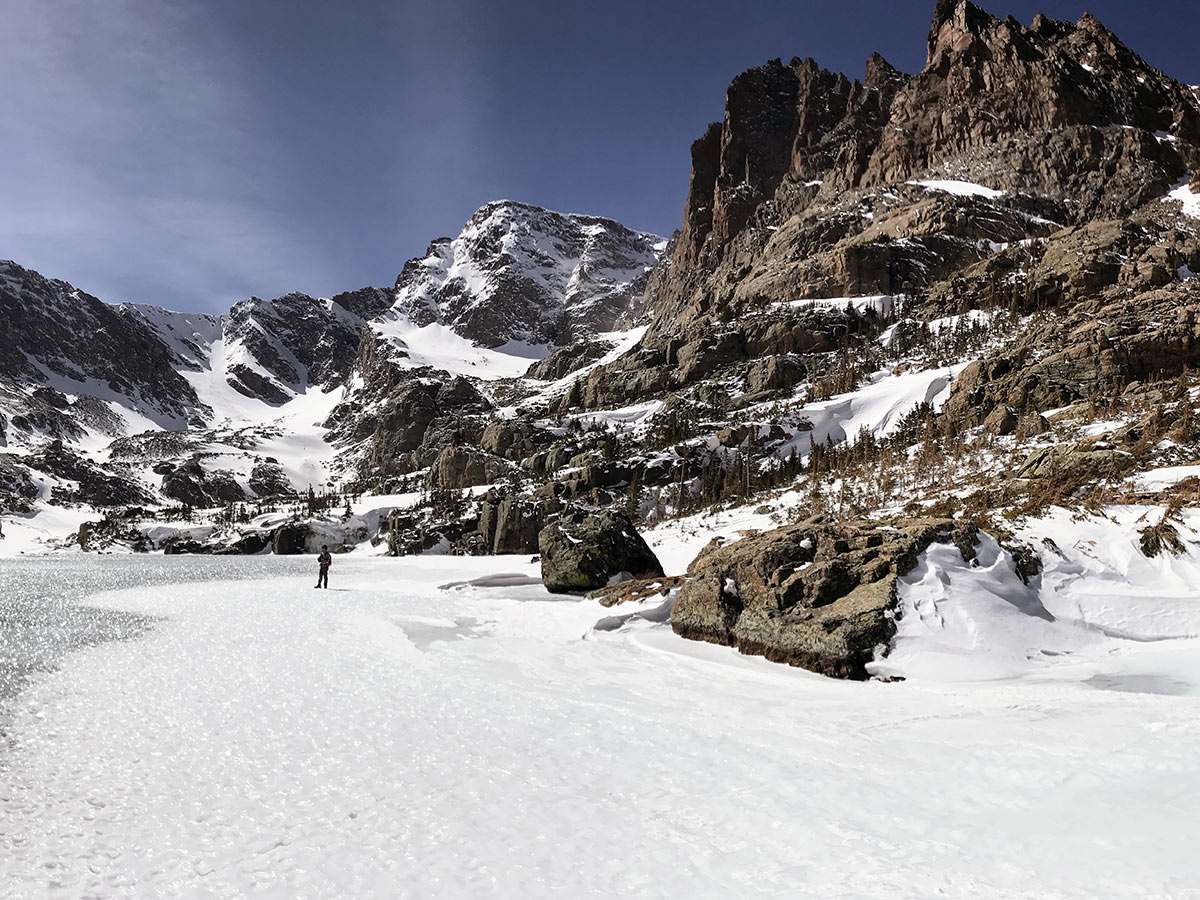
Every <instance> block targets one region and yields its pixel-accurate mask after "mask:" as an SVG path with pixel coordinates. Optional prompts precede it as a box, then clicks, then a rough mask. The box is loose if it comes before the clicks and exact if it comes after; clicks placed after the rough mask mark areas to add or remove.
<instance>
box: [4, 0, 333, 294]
mask: <svg viewBox="0 0 1200 900" xmlns="http://www.w3.org/2000/svg"><path fill="white" fill-rule="evenodd" d="M202 7H203V5H202V4H167V3H156V2H152V0H105V2H94V0H41V2H29V3H26V4H22V5H19V8H17V9H15V10H12V9H11V8H10V11H9V12H8V13H6V21H5V27H4V28H3V30H0V108H3V109H4V110H5V113H4V114H3V115H2V116H0V146H3V147H4V157H3V160H2V161H0V198H3V199H2V202H0V256H4V257H12V258H14V259H16V260H17V261H18V262H21V263H23V264H27V265H31V266H33V267H36V268H39V269H41V270H42V271H43V272H44V273H45V274H47V275H51V276H57V277H65V278H70V279H71V280H73V281H77V282H78V286H79V287H82V288H84V289H85V290H89V291H91V292H93V293H96V294H98V295H100V296H103V297H104V299H108V300H127V299H128V300H137V301H142V302H158V303H162V304H164V305H172V306H176V307H179V306H183V307H186V308H193V309H199V308H207V309H216V308H220V307H221V306H224V305H228V303H229V302H231V301H232V300H233V299H236V298H237V297H240V296H244V295H245V294H246V293H249V292H254V291H261V292H269V291H271V290H281V289H286V288H291V287H303V286H304V285H305V284H312V283H318V282H320V281H321V278H320V274H321V271H322V263H321V260H320V259H318V258H314V256H313V253H312V248H309V247H304V246H294V245H292V243H291V241H290V240H289V238H288V235H289V231H290V229H289V227H288V222H287V213H286V211H285V209H284V207H283V206H282V205H281V204H280V203H279V202H278V198H279V197H280V196H281V195H282V193H283V192H284V190H285V185H283V184H281V183H280V182H279V180H278V178H277V177H276V170H275V167H274V165H273V160H272V147H271V144H270V142H269V141H268V140H265V139H264V137H263V136H262V135H260V134H259V133H257V130H256V128H255V105H254V102H253V98H252V97H251V95H250V94H249V93H248V92H247V90H246V85H247V73H246V72H244V71H243V70H242V67H241V66H240V65H239V61H238V59H237V58H234V57H233V56H231V55H226V54H222V53H221V52H220V48H219V47H218V48H214V47H212V46H209V47H197V46H196V45H195V44H194V42H193V41H192V39H191V37H190V35H192V34H193V33H195V31H196V25H197V24H198V23H197V22H196V20H195V19H194V18H193V17H194V16H195V15H196V11H197V10H202ZM131 292H135V293H136V294H137V296H129V294H130V293H131Z"/></svg>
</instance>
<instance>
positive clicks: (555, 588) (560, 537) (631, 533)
mask: <svg viewBox="0 0 1200 900" xmlns="http://www.w3.org/2000/svg"><path fill="white" fill-rule="evenodd" d="M538 550H539V551H540V553H541V555H542V583H543V584H544V585H545V586H546V590H548V591H551V592H552V593H556V594H562V593H566V592H568V591H590V590H595V589H596V588H600V587H604V586H605V585H607V584H609V582H611V581H612V580H613V579H614V578H620V577H622V576H625V575H627V576H631V577H634V578H649V577H651V576H655V575H662V574H663V568H662V564H661V563H660V562H659V561H658V557H657V556H655V555H654V551H653V550H651V549H650V547H649V546H648V545H647V544H646V542H645V541H644V540H642V536H641V535H639V534H638V533H637V529H635V528H634V527H633V522H631V521H630V519H629V517H628V516H626V515H624V514H622V513H619V512H615V511H613V510H611V509H605V510H600V511H598V512H585V511H583V510H575V511H571V512H567V513H564V514H563V515H562V516H560V517H559V518H557V519H555V520H554V521H553V522H551V523H550V524H549V525H547V526H546V527H545V528H543V529H542V531H541V533H540V534H539V535H538Z"/></svg>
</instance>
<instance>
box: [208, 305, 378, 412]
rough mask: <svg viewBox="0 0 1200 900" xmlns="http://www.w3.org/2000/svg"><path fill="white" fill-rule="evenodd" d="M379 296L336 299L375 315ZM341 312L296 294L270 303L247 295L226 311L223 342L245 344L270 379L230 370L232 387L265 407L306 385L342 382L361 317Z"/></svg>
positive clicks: (353, 356)
mask: <svg viewBox="0 0 1200 900" xmlns="http://www.w3.org/2000/svg"><path fill="white" fill-rule="evenodd" d="M381 293H382V292H378V291H376V290H375V289H373V288H364V289H363V290H362V291H356V292H354V293H353V294H342V295H339V299H342V300H345V302H346V303H348V304H349V305H350V306H351V307H353V308H354V309H356V310H363V311H366V312H374V311H375V310H378V309H379V308H380V307H381V306H382V302H381V301H382V297H381V296H380V294H381ZM340 309H342V307H340V306H338V305H335V301H322V300H317V299H315V298H313V297H310V296H308V295H307V294H299V293H292V294H284V295H283V296H282V297H277V298H276V299H274V300H271V301H269V302H268V301H264V300H260V299H259V298H257V297H251V298H250V299H249V300H243V301H242V302H240V303H238V304H236V305H235V306H234V307H233V309H232V310H230V312H229V320H228V323H227V325H226V329H225V332H226V340H229V341H234V342H236V343H239V344H241V345H242V346H244V347H245V348H246V349H247V350H248V351H249V352H250V353H251V354H252V355H253V357H254V359H255V360H256V361H257V362H258V363H259V365H261V366H262V367H263V368H264V369H266V371H267V372H268V373H269V374H270V378H264V377H263V376H262V375H260V374H259V373H257V372H254V371H253V370H251V369H249V368H248V367H246V366H242V367H240V370H239V371H237V372H231V375H233V376H234V377H233V378H231V379H230V384H231V385H232V386H233V387H234V388H235V389H237V390H239V391H241V392H243V393H247V395H248V396H252V397H259V398H261V399H262V400H264V401H266V402H268V403H283V402H286V400H287V399H289V398H290V397H291V395H292V394H291V393H290V392H298V391H302V390H304V389H305V388H306V387H307V386H308V385H317V386H323V387H332V386H334V385H336V384H340V383H341V382H342V381H343V380H345V378H346V376H347V375H348V374H349V372H350V368H351V367H352V366H353V364H354V361H355V359H356V358H357V355H358V345H359V330H360V328H361V327H362V320H361V319H359V318H358V317H357V316H356V315H353V314H351V315H347V312H349V310H346V311H343V312H340V313H339V310H340ZM284 388H287V389H289V390H284ZM289 391H290V392H289Z"/></svg>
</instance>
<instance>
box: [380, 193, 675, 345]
mask: <svg viewBox="0 0 1200 900" xmlns="http://www.w3.org/2000/svg"><path fill="white" fill-rule="evenodd" d="M665 246H666V242H665V241H664V240H663V239H662V238H660V237H658V236H657V235H653V234H646V233H644V232H640V231H631V230H629V229H628V228H626V227H624V226H623V225H621V224H619V223H617V222H614V221H612V220H611V219H601V218H597V217H596V216H578V215H563V214H562V213H556V212H551V211H549V210H545V209H541V208H539V207H536V206H529V205H527V204H524V203H514V202H512V201H511V200H498V201H496V202H494V203H489V204H487V205H486V206H484V207H482V208H481V209H480V210H479V211H478V212H477V213H475V215H473V216H472V217H471V219H470V221H468V222H467V225H466V227H465V228H463V230H462V232H461V233H460V234H459V235H458V237H456V238H454V239H453V240H451V239H449V238H439V239H438V240H436V241H434V242H433V243H432V244H430V245H429V249H428V251H426V254H425V256H424V257H423V258H421V259H414V260H410V261H409V262H408V263H407V264H406V265H405V266H404V271H402V272H401V273H400V276H399V277H398V278H397V279H396V304H395V309H396V311H397V312H399V313H401V314H402V315H404V316H405V317H407V318H408V319H409V320H411V321H413V322H415V323H417V324H418V325H427V324H430V323H433V322H437V323H440V324H443V325H448V326H449V327H451V328H453V329H454V330H455V331H456V332H458V333H459V334H462V335H464V336H465V337H468V338H470V339H471V340H474V341H476V342H478V343H480V344H483V345H485V346H488V347H501V346H503V345H504V344H507V343H520V344H531V345H534V346H537V347H554V346H559V345H562V344H566V343H569V342H570V341H571V340H573V339H575V338H578V337H580V336H582V335H584V334H587V333H595V332H605V331H612V330H613V329H614V327H615V326H616V325H617V324H618V323H619V322H621V321H630V320H632V319H633V318H635V317H636V316H637V315H638V314H639V313H640V312H641V311H642V310H641V301H642V294H643V292H644V290H645V287H646V279H647V276H648V274H649V272H650V270H651V269H652V268H653V267H654V265H655V264H656V263H657V262H658V258H659V255H660V254H661V253H662V251H663V249H664V248H665Z"/></svg>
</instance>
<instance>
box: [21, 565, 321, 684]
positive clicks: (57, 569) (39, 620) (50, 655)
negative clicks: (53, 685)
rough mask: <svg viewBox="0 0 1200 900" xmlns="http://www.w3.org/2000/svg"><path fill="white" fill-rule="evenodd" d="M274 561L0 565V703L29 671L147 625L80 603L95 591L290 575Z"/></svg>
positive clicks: (141, 620)
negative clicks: (272, 573)
mask: <svg viewBox="0 0 1200 900" xmlns="http://www.w3.org/2000/svg"><path fill="white" fill-rule="evenodd" d="M297 562H298V561H296V560H288V559H285V558H280V557H262V556H254V557H206V556H125V555H122V556H93V555H80V554H71V555H61V556H45V557H29V558H6V559H0V701H3V700H4V699H5V698H8V697H11V696H12V695H13V694H15V693H16V692H17V690H19V688H20V686H21V685H22V684H23V683H24V681H25V679H26V678H27V677H28V676H29V674H30V673H31V672H33V671H37V670H39V669H45V668H48V667H50V666H53V665H54V664H55V663H56V662H57V661H58V660H59V659H60V658H61V657H62V655H63V654H64V653H67V652H68V651H70V650H73V649H76V648H78V647H82V646H85V645H87V644H93V643H97V642H99V641H111V640H125V639H128V638H132V637H136V636H138V635H139V634H141V633H142V631H143V630H145V629H146V628H147V627H149V626H150V624H151V622H152V619H151V618H149V617H147V616H144V615H139V614H135V613H128V612H125V611H122V610H118V609H98V608H96V607H93V606H89V605H87V604H86V603H81V601H82V600H84V599H85V598H86V597H88V596H89V595H92V594H96V593H99V592H101V591H111V590H119V589H122V588H133V587H148V586H155V585H157V586H162V587H164V588H170V587H171V586H172V585H178V584H182V583H186V582H196V581H213V580H218V579H221V580H224V579H235V578H262V577H264V576H267V575H269V574H270V573H271V572H287V571H291V570H293V569H294V566H295V565H296V564H297Z"/></svg>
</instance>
